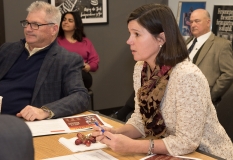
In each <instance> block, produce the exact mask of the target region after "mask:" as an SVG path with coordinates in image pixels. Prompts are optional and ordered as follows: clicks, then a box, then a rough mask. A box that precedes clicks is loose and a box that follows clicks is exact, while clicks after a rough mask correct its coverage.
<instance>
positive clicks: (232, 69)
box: [186, 33, 233, 102]
mask: <svg viewBox="0 0 233 160" xmlns="http://www.w3.org/2000/svg"><path fill="white" fill-rule="evenodd" d="M192 39H193V37H190V38H189V39H187V41H186V43H187V44H188V43H189V42H190V41H191V40H192ZM197 54H198V57H197V59H196V62H195V64H196V65H197V66H198V67H199V68H200V70H201V71H202V72H203V74H204V75H205V77H206V78H207V80H208V83H209V86H210V92H211V98H212V101H213V102H214V101H216V100H217V99H219V98H221V97H222V96H223V95H224V94H225V92H226V91H227V89H228V88H230V86H231V84H232V82H233V55H232V54H233V53H232V45H231V42H230V41H228V40H226V39H223V38H220V37H217V36H215V35H214V34H213V33H211V35H210V37H209V38H208V39H207V40H206V42H205V43H204V44H203V46H202V47H201V49H199V51H198V52H197ZM194 58H195V57H194Z"/></svg>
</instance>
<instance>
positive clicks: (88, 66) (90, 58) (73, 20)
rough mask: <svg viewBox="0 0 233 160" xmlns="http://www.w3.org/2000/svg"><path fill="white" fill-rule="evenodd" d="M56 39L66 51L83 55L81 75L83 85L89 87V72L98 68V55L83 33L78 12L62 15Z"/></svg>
mask: <svg viewBox="0 0 233 160" xmlns="http://www.w3.org/2000/svg"><path fill="white" fill-rule="evenodd" d="M57 41H58V44H60V45H61V46H62V47H64V48H65V49H67V50H68V51H70V52H75V53H77V54H79V55H81V56H82V57H83V61H84V64H83V73H82V76H83V81H84V85H85V87H86V88H87V89H89V88H90V87H91V85H92V76H91V74H90V73H89V72H95V71H96V70H97V69H98V64H99V56H98V54H97V52H96V50H95V48H94V46H93V44H92V42H91V41H90V40H89V39H88V38H87V37H86V35H85V33H84V28H83V23H82V19H81V17H80V14H79V12H67V13H65V14H63V15H62V20H61V25H60V29H59V33H58V38H57Z"/></svg>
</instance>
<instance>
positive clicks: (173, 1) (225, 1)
mask: <svg viewBox="0 0 233 160" xmlns="http://www.w3.org/2000/svg"><path fill="white" fill-rule="evenodd" d="M179 1H182V2H189V1H190V2H195V1H197V2H198V1H200V2H206V10H207V11H208V12H209V13H210V16H211V19H212V18H213V16H212V15H213V9H214V5H233V0H168V6H169V7H170V8H171V10H172V11H173V14H174V15H175V17H177V9H178V3H179Z"/></svg>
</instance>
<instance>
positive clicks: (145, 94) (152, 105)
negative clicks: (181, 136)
mask: <svg viewBox="0 0 233 160" xmlns="http://www.w3.org/2000/svg"><path fill="white" fill-rule="evenodd" d="M148 69H150V68H149V67H148V64H147V63H146V62H144V65H143V69H142V73H141V75H142V77H141V83H142V85H141V86H142V87H141V88H140V89H139V90H138V93H137V95H138V102H139V106H140V112H141V114H142V119H143V121H144V122H145V133H146V134H147V135H153V136H156V137H160V136H161V135H162V134H163V133H164V132H165V129H166V126H165V123H164V120H163V117H162V114H161V110H160V103H161V100H162V98H163V96H164V92H165V89H166V86H167V83H168V80H169V75H170V73H171V71H172V69H171V67H169V66H162V67H161V69H160V67H159V66H156V67H155V69H154V70H153V71H152V73H151V75H150V76H149V77H148V76H147V72H148Z"/></svg>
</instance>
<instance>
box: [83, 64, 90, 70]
mask: <svg viewBox="0 0 233 160" xmlns="http://www.w3.org/2000/svg"><path fill="white" fill-rule="evenodd" d="M83 70H84V71H86V72H89V71H90V70H91V66H90V65H89V64H88V63H84V67H83Z"/></svg>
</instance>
